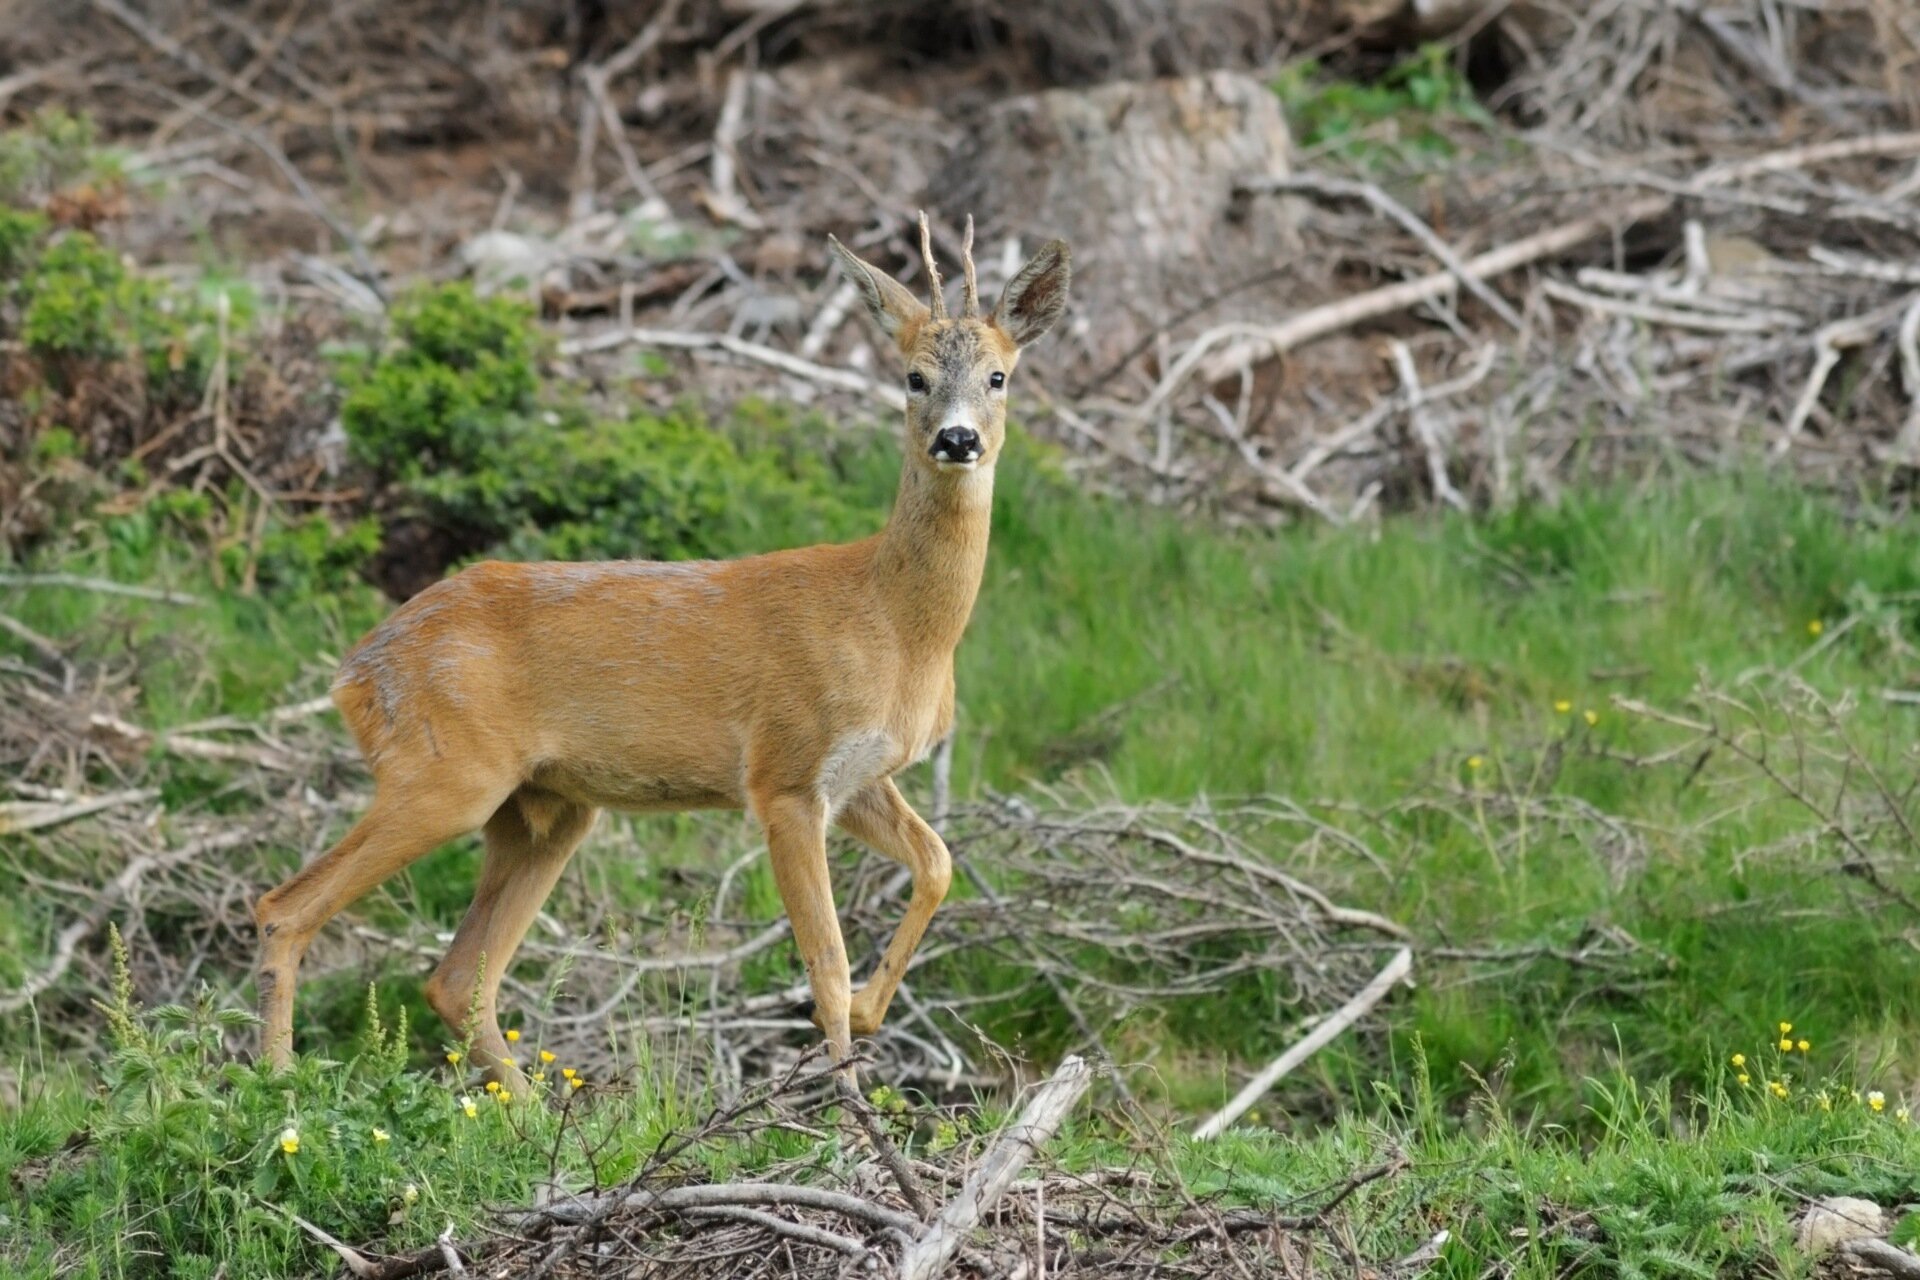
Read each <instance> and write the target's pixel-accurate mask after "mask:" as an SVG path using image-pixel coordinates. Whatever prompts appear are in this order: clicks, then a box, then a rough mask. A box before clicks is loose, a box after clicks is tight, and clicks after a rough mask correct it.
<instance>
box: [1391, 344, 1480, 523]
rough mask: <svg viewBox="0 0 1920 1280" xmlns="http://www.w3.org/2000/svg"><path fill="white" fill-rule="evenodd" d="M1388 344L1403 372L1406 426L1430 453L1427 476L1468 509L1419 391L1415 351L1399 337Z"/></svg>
mask: <svg viewBox="0 0 1920 1280" xmlns="http://www.w3.org/2000/svg"><path fill="white" fill-rule="evenodd" d="M1387 346H1388V350H1390V351H1391V352H1392V353H1393V367H1394V371H1395V372H1396V373H1398V374H1399V375H1400V388H1401V390H1402V391H1404V392H1405V393H1406V396H1407V425H1408V426H1409V427H1410V428H1411V429H1412V431H1413V438H1414V439H1415V440H1417V441H1419V442H1420V451H1421V452H1422V453H1424V454H1426V456H1427V479H1428V481H1429V483H1431V484H1432V485H1433V496H1434V497H1435V498H1437V499H1439V500H1440V501H1441V502H1444V503H1446V504H1447V505H1448V506H1450V507H1452V508H1453V509H1454V510H1455V511H1465V510H1466V509H1467V500H1466V499H1465V498H1463V497H1461V496H1460V491H1459V490H1458V489H1456V488H1454V487H1453V481H1452V479H1451V478H1449V477H1448V475H1447V455H1446V450H1445V449H1444V448H1443V447H1442V445H1441V442H1440V432H1439V431H1438V430H1437V429H1436V428H1435V427H1434V425H1433V417H1432V415H1431V414H1429V413H1428V412H1427V400H1426V396H1425V394H1424V393H1423V392H1422V391H1421V390H1420V371H1419V370H1418V369H1416V368H1415V367H1414V364H1413V352H1412V351H1410V350H1409V349H1408V348H1407V344H1406V343H1404V342H1402V341H1400V339H1398V338H1395V339H1394V340H1393V341H1392V342H1390V343H1388V344H1387Z"/></svg>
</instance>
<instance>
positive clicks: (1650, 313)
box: [1540, 280, 1799, 333]
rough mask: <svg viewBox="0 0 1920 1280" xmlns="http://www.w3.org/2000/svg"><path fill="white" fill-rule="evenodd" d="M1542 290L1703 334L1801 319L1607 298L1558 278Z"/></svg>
mask: <svg viewBox="0 0 1920 1280" xmlns="http://www.w3.org/2000/svg"><path fill="white" fill-rule="evenodd" d="M1540 288H1541V291H1542V292H1544V293H1545V294H1546V295H1547V296H1548V297H1550V298H1558V299H1559V300H1560V301H1562V302H1568V303H1572V304H1573V305H1574V306H1577V307H1584V308H1586V309H1587V310H1588V311H1596V312H1599V313H1601V314H1603V315H1616V316H1626V317H1628V318H1629V319H1633V320H1645V321H1646V322H1647V323H1648V324H1663V325H1670V326H1672V327H1673V328H1676V329H1697V330H1700V331H1701V332H1703V333H1774V332H1776V331H1778V330H1780V329H1784V328H1787V327H1788V326H1789V325H1792V324H1794V323H1795V322H1796V321H1797V320H1799V317H1798V316H1795V315H1792V314H1790V313H1788V312H1785V311H1750V312H1747V313H1745V314H1743V315H1714V314H1711V313H1708V312H1703V311H1694V310H1689V309H1687V308H1683V307H1662V306H1658V305H1656V304H1654V303H1651V302H1639V301H1635V300H1633V299H1630V298H1603V297H1601V296H1600V295H1599V294H1596V293H1588V292H1587V291H1586V290H1585V289H1576V288H1574V287H1573V286H1572V285H1569V284H1561V283H1560V282H1559V281H1558V280H1542V281H1541V282H1540Z"/></svg>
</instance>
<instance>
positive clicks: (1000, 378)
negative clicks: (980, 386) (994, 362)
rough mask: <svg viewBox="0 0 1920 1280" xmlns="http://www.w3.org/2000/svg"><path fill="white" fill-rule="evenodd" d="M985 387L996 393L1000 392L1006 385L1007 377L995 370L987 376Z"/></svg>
mask: <svg viewBox="0 0 1920 1280" xmlns="http://www.w3.org/2000/svg"><path fill="white" fill-rule="evenodd" d="M987 385H988V386H990V387H992V388H993V389H994V390H995V391H998V390H1000V388H1002V387H1004V386H1006V385H1007V375H1006V374H1004V373H1002V372H1000V371H999V370H998V369H995V370H994V371H993V372H992V373H991V374H990V375H988V377H987Z"/></svg>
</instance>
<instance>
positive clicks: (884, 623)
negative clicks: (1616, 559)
mask: <svg viewBox="0 0 1920 1280" xmlns="http://www.w3.org/2000/svg"><path fill="white" fill-rule="evenodd" d="M970 238H971V226H970V225H969V240H970ZM834 249H835V250H836V252H837V253H839V254H840V256H841V260H842V265H843V267H845V269H846V270H847V271H848V273H849V274H850V275H851V276H852V277H853V278H854V280H855V282H856V283H857V284H859V285H860V287H861V288H862V290H863V291H864V292H865V293H866V295H867V302H868V308H869V311H870V312H871V313H872V315H873V318H874V319H875V321H876V322H877V323H878V324H879V325H880V327H881V329H882V330H883V332H886V333H888V335H889V336H891V337H893V338H894V340H895V342H896V345H898V346H899V348H900V350H901V352H902V353H903V355H905V356H906V357H907V359H908V361H909V363H910V365H911V366H912V371H911V372H910V373H909V399H908V412H907V451H906V452H907V457H906V460H905V463H904V465H903V467H902V470H901V480H900V489H899V493H898V496H897V498H896V500H895V504H894V509H893V512H892V514H891V516H890V517H889V519H888V521H887V525H886V527H885V529H884V530H882V531H881V532H880V533H879V534H877V535H875V536H873V537H870V538H867V539H865V540H863V541H860V542H855V543H850V544H845V545H826V546H815V547H804V548H799V549H795V550H789V551H778V552H773V553H770V554H766V555H759V556H751V557H748V558H745V559H741V560H732V561H702V562H693V563H658V562H648V561H620V562H612V563H595V564H505V563H486V564H480V565H476V566H474V567H472V568H470V569H467V570H465V571H464V572H462V573H459V574H457V575H455V576H454V577H452V578H449V579H447V580H446V581H444V582H441V583H438V584H436V585H434V586H432V587H430V588H428V589H427V590H425V591H423V592H421V593H420V594H419V595H418V596H416V597H414V598H413V599H412V600H411V601H409V602H408V603H407V604H406V605H404V606H402V607H401V608H400V609H399V610H397V611H396V612H395V613H394V614H393V615H392V616H391V617H389V618H388V619H387V620H386V621H385V622H384V623H382V624H381V625H380V626H379V627H377V628H376V629H375V630H374V631H373V632H372V633H371V634H370V635H368V636H367V637H366V639H364V640H363V641H361V643H360V644H359V645H358V646H357V647H356V648H355V649H354V650H353V652H351V653H350V654H349V655H348V656H347V659H346V660H345V662H344V663H343V664H342V666H341V669H340V673H339V676H338V678H337V679H336V680H335V682H334V687H333V698H334V703H335V705H336V706H337V707H338V708H339V710H340V713H341V715H342V717H343V718H344V719H345V721H346V723H347V726H348V727H349V729H350V730H351V731H352V733H353V735H354V738H355V740H356V741H357V742H358V744H359V746H360V749H361V752H362V754H363V755H364V756H365V757H366V760H367V763H368V765H369V767H370V768H371V770H372V772H373V775H374V783H375V795H374V803H373V805H372V807H371V808H370V809H369V811H368V813H367V815H366V816H365V817H364V818H363V819H362V820H361V821H360V822H359V823H358V824H357V825H356V826H355V827H354V828H353V830H352V831H350V832H349V833H348V834H347V836H346V838H345V839H343V840H342V841H341V842H340V844H339V845H337V846H335V847H334V848H333V849H332V850H330V851H329V852H328V853H327V854H325V855H324V856H323V857H321V858H320V859H318V860H316V861H315V862H314V863H313V864H311V865H310V866H308V867H306V868H303V869H302V870H301V871H300V872H298V873H296V874H295V875H294V876H293V877H292V878H291V879H289V880H288V881H287V882H286V883H285V884H283V885H281V886H280V887H279V888H277V889H275V890H273V891H272V892H271V893H269V894H267V895H266V896H265V897H264V898H262V899H261V900H260V902H259V904H258V905H257V906H256V909H255V918H256V920H257V921H258V923H259V925H260V932H261V958H260V966H259V970H258V985H259V993H260V1004H261V1012H262V1017H263V1020H264V1022H265V1031H264V1042H265V1046H266V1049H267V1052H268V1054H269V1056H270V1057H271V1058H273V1060H275V1061H276V1062H282V1063H284V1062H285V1061H287V1060H288V1059H289V1057H290V1055H291V1048H292V1045H291V1041H292V1017H293V988H294V978H295V974H296V972H297V969H298V966H299V962H300V958H301V956H302V954H303V953H304V952H305V950H306V948H307V945H308V944H309V943H310V942H311V940H312V938H313V936H314V935H315V934H316V933H317V932H318V931H319V929H320V928H321V926H322V925H324V924H325V922H326V921H327V920H328V919H329V918H331V916H332V915H334V914H335V913H336V912H337V911H339V910H340V909H341V908H342V907H344V906H346V905H347V904H348V903H350V902H352V901H354V900H355V899H356V898H358V897H360V896H361V895H362V894H364V893H366V892H367V891H368V890H370V889H372V888H373V887H374V886H375V885H377V884H379V883H381V882H382V881H384V880H385V879H387V878H388V877H389V876H390V875H392V874H394V873H395V872H397V871H399V870H400V869H401V868H403V867H405V866H406V865H407V864H408V863H410V862H412V861H414V860H415V859H416V858H418V857H420V856H422V855H423V854H425V853H427V852H430V851H431V850H432V849H434V848H437V847H438V846H439V845H441V844H443V843H446V842H447V841H449V840H452V839H455V838H457V837H459V836H461V835H464V834H466V833H467V832H470V831H474V830H476V829H484V831H485V837H486V859H485V862H484V864H483V866H482V870H481V874H480V880H479V884H478V886H477V887H476V890H475V895H474V902H473V906H472V908H471V909H470V910H469V912H468V914H467V917H466V919H465V920H464V921H463V922H462V924H461V926H460V929H459V931H458V932H457V933H456V935H455V938H454V942H453V945H452V948H451V949H450V950H449V951H448V953H447V956H446V958H445V960H443V961H442V962H441V964H440V966H439V968H438V969H436V970H435V972H434V975H433V977H432V978H431V979H430V980H429V982H428V997H429V999H430V1001H431V1003H432V1004H433V1005H434V1007H435V1009H436V1010H437V1011H438V1012H439V1013H440V1014H441V1016H442V1017H443V1018H444V1019H445V1020H446V1021H447V1022H448V1024H449V1025H450V1026H451V1027H453V1028H454V1029H455V1030H456V1032H458V1031H460V1030H461V1029H462V1028H463V1026H464V1025H465V1024H466V1023H467V1022H468V1020H469V1013H470V1010H471V1011H472V1012H473V1014H474V1015H475V1016H474V1017H473V1025H472V1028H471V1030H472V1034H473V1037H474V1039H473V1056H474V1058H475V1060H476V1061H478V1062H479V1063H480V1064H481V1065H482V1066H485V1067H487V1068H488V1069H489V1072H490V1074H492V1075H494V1076H495V1078H512V1077H514V1076H517V1074H518V1073H517V1071H516V1070H515V1069H514V1066H513V1064H512V1062H511V1061H510V1058H509V1054H508V1052H507V1045H506V1041H505V1038H504V1037H503V1036H502V1034H501V1032H500V1030H499V1026H498V1021H497V1015H496V1011H495V1000H496V997H497V993H498V989H499V985H500V981H501V978H502V977H503V976H504V974H505V971H506V967H507V965H508V963H509V962H510V960H511V958H512V955H513V952H514V951H515V949H516V948H517V947H518V945H519V943H520V940H521V938H522V936H523V935H524V934H525V932H526V929H527V927H528V925H530V924H531V923H532V920H533V917H534V915H535V914H536V913H537V912H538V911H539V908H540V906H541V904H542V903H543V902H544V901H545V899H546V897H547V895H548V893H549V892H551V890H552V888H553V885H554V884H555V883H556V882H557V880H558V878H559V875H560V872H561V871H562V870H563V869H564V867H565V865H566V863H567V861H568V859H569V858H570V857H571V856H572V853H573V851H574V849H575V848H576V847H577V846H578V844H579V843H580V841H581V840H582V839H583V838H584V837H585V835H586V833H587V831H588V829H589V828H590V827H591V826H592V824H593V821H594V819H595V817H596V816H597V814H598V811H599V810H600V809H601V808H615V809H621V810H627V811H663V810H682V809H708V808H746V809H749V810H751V811H752V812H753V814H754V816H755V817H756V818H758V819H759V821H760V823H761V825H762V826H763V827H764V828H765V831H766V835H767V841H768V847H769V852H770V854H771V857H772V863H773V870H774V877H775V881H776V883H777V885H778V887H779V890H780V894H781V898H782V901H783V903H784V904H785V906H786V908H787V913H788V916H789V918H790V920H791V922H792V925H793V933H794V941H795V944H796V946H797V948H798V949H799V952H800V955H801V959H802V960H803V961H804V962H805V964H806V966H807V970H808V976H809V981H810V984H811V986H812V988H813V995H814V1019H815V1022H816V1023H817V1024H818V1025H819V1026H820V1027H821V1029H822V1030H823V1031H824V1032H825V1033H826V1035H827V1038H828V1040H829V1042H830V1044H831V1045H832V1047H833V1049H834V1052H835V1054H836V1057H837V1058H841V1059H844V1058H845V1056H846V1054H847V1052H848V1051H849V1049H850V1047H851V1036H852V1035H866V1034H871V1033H872V1032H873V1031H875V1030H877V1029H878V1027H879V1025H880V1021H881V1018H882V1017H883V1016H884V1015H885V1012H886V1008H887V1005H888V1003H889V1002H890V1001H891V999H892V996H893V993H894V990H895V988H896V987H897V986H898V984H899V981H900V978H901V976H902V975H903V974H904V973H905V971H906V965H907V961H908V960H909V959H910V958H911V955H912V953H913V950H914V948H915V947H916V946H917V945H918V944H919V940H920V937H921V935H922V934H923V933H924V932H925V929H926V926H927V923H928V921H929V920H930V919H931V918H932V915H933V912H934V909H935V908H936V907H937V906H938V905H939V902H940V900H941V899H942V898H943V897H944V896H945V894H946V890H947V886H948V882H949V879H950V875H951V863H950V859H949V857H948V854H947V850H946V846H945V845H944V844H942V843H941V841H940V838H939V836H938V835H936V834H935V833H934V832H933V830H932V829H931V828H930V827H928V826H927V825H926V823H925V822H923V821H921V819H920V818H919V817H918V815H916V814H915V813H914V812H913V810H912V809H911V808H910V807H908V805H907V803H906V801H905V800H904V799H903V798H902V797H901V795H900V793H899V791H898V789H897V788H895V786H894V784H893V782H892V775H893V774H894V773H896V772H898V771H899V770H900V769H902V768H905V767H906V766H907V765H909V764H911V763H913V762H915V761H916V760H919V759H921V758H922V757H924V756H925V755H926V754H927V753H928V752H929V751H930V750H931V749H932V748H933V746H934V745H935V744H936V743H937V742H939V741H940V739H941V738H942V737H944V736H945V735H946V733H947V732H948V730H949V728H950V727H951V725H952V721H953V708H954V683H953V657H954V651H955V649H956V648H957V646H958V644H959V642H960V638H961V635H962V633H963V632H964V630H965V629H966V624H967V620H968V618H969V616H970V615H971V613H972V610H973V605H974V600H975V597H976V596H977V594H978V592H979V587H980V580H981V575H982V573H983V571H984V569H985V565H986V553H987V540H988V531H989V527H990V520H991V512H992V500H993V464H994V462H995V461H996V460H997V455H998V452H999V448H1000V444H1001V440H1002V438H1003V435H1004V413H1005V406H1004V398H1003V395H1002V391H1003V388H1004V384H1005V379H1006V375H1007V374H1008V373H1010V372H1011V370H1012V367H1013V364H1014V363H1015V362H1016V361H1017V359H1018V352H1019V347H1020V346H1021V345H1023V344H1024V342H1027V341H1031V340H1032V339H1033V338H1035V337H1038V336H1039V334H1040V333H1043V332H1045V330H1046V329H1047V328H1048V327H1050V326H1051V324H1052V323H1053V322H1054V320H1055V319H1057V317H1058V315H1059V313H1060V311H1061V309H1062V308H1063V307H1064V301H1065V289H1066V274H1067V270H1068V268H1067V263H1066V255H1065V249H1064V246H1061V245H1059V244H1058V243H1057V242H1056V243H1055V244H1053V245H1049V246H1048V247H1047V248H1046V249H1044V250H1042V252H1041V254H1040V255H1039V256H1038V257H1036V258H1035V260H1034V262H1033V263H1031V264H1029V266H1028V267H1027V269H1026V270H1025V271H1023V272H1022V273H1021V275H1020V276H1018V277H1016V278H1015V280H1014V281H1013V282H1012V283H1010V284H1009V286H1008V289H1007V294H1006V297H1005V298H1003V300H1002V302H1001V305H1000V307H999V308H998V309H997V310H996V311H995V313H994V315H993V317H992V318H991V319H982V318H980V317H978V315H977V309H976V306H975V304H974V297H973V289H972V261H971V256H970V255H969V256H968V259H967V274H968V286H969V287H968V307H967V313H966V315H964V316H963V317H961V318H958V319H949V318H947V317H946V316H945V314H944V308H943V307H940V306H939V305H938V303H939V293H938V283H937V280H938V278H937V275H934V276H933V279H934V282H935V286H934V287H935V294H934V296H935V299H936V310H935V312H933V313H930V312H929V311H928V309H927V308H926V307H923V306H921V305H920V304H919V303H918V302H916V301H914V300H913V298H912V296H911V295H910V294H908V293H907V292H906V290H905V289H903V288H902V287H901V286H900V285H899V284H898V283H896V282H895V281H893V280H892V279H891V278H890V277H887V276H882V275H880V274H879V273H878V272H876V271H875V270H874V269H873V268H871V267H869V266H867V265H866V264H865V263H863V262H861V261H860V260H859V259H858V258H855V257H854V256H853V255H852V254H850V253H847V252H846V251H845V250H844V249H842V248H841V247H840V245H839V244H838V242H837V241H836V242H834ZM926 249H927V246H926V243H925V238H924V229H923V251H925V250H926ZM927 257H928V266H929V269H930V272H931V267H932V259H931V254H930V252H928V254H927ZM834 823H837V824H838V825H839V826H840V827H841V828H842V829H844V830H845V831H847V832H848V833H849V834H851V835H853V836H854V837H855V838H856V839H859V840H860V841H862V842H863V843H865V844H867V845H869V846H870V847H872V848H874V849H875V850H877V851H878V852H880V853H882V854H884V855H886V856H888V857H891V858H893V859H895V860H897V861H900V862H902V863H904V864H906V865H907V866H908V867H910V868H911V869H912V871H913V874H914V889H913V896H912V899H911V901H910V903H909V905H908V908H907V913H906V916H905V918H904V919H903V921H902V923H901V925H900V928H899V929H898V931H897V932H896V933H895V935H894V937H893V939H892V940H891V941H890V942H889V944H888V946H887V949H886V951H885V952H884V954H883V955H882V956H881V958H880V960H879V963H878V965H877V967H876V969H875V972H874V974H873V977H872V979H871V980H870V981H869V982H868V983H867V985H866V986H865V987H863V988H862V989H861V990H860V991H859V992H858V993H854V992H852V991H851V984H850V980H849V976H848V965H847V959H846V953H845V949H844V944H843V942H842V940H841V935H840V928H839V923H838V919H837V917H836V915H835V913H834V906H833V897H832V888H831V885H830V884H829V883H828V880H827V873H826V852H825V838H826V829H827V827H828V825H829V824H834ZM483 965H484V971H483ZM476 993H477V996H476ZM476 999H477V1004H476Z"/></svg>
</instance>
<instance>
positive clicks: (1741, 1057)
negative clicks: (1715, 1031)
mask: <svg viewBox="0 0 1920 1280" xmlns="http://www.w3.org/2000/svg"><path fill="white" fill-rule="evenodd" d="M1733 1065H1734V1066H1736V1067H1744V1066H1746V1065H1747V1055H1746V1054H1744V1053H1736V1054H1734V1055H1733Z"/></svg>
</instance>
